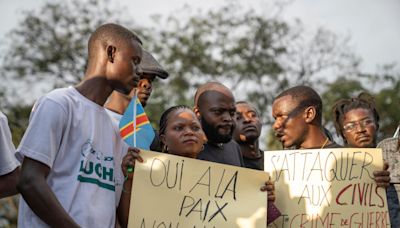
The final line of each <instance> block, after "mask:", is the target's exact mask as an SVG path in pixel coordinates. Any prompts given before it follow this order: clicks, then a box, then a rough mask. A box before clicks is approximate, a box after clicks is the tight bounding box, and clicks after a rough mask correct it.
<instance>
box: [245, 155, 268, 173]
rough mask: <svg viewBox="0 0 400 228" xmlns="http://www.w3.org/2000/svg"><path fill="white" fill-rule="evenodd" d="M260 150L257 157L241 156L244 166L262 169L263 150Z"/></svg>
mask: <svg viewBox="0 0 400 228" xmlns="http://www.w3.org/2000/svg"><path fill="white" fill-rule="evenodd" d="M259 151H260V156H259V157H257V158H247V157H245V156H243V162H244V167H246V168H250V169H257V170H264V151H262V150H259Z"/></svg>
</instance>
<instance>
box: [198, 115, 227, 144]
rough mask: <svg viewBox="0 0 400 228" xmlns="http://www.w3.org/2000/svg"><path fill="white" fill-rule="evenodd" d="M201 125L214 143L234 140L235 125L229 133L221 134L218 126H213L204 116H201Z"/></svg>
mask: <svg viewBox="0 0 400 228" xmlns="http://www.w3.org/2000/svg"><path fill="white" fill-rule="evenodd" d="M200 121H201V126H202V128H203V131H204V133H205V134H206V136H207V139H208V140H209V141H211V142H214V143H228V142H229V141H231V140H232V133H233V126H232V129H231V131H230V133H229V134H220V133H219V132H218V127H215V126H212V125H211V124H209V123H208V122H207V120H205V119H204V118H203V117H202V116H201V117H200Z"/></svg>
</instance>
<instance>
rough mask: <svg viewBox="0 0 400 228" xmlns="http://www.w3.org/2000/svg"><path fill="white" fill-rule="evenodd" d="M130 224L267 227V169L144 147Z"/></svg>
mask: <svg viewBox="0 0 400 228" xmlns="http://www.w3.org/2000/svg"><path fill="white" fill-rule="evenodd" d="M141 156H142V157H143V158H144V160H145V162H143V163H137V164H136V165H135V174H134V179H133V187H132V189H133V191H132V196H131V207H130V216H129V224H128V227H135V228H137V227H140V228H161V227H162V228H164V227H165V228H178V227H180V228H186V227H190V228H195V227H197V228H200V227H201V228H209V227H211V228H214V227H215V228H226V227H230V228H233V227H243V228H244V227H246V228H253V227H254V228H256V227H263V228H265V227H266V212H267V211H266V210H267V209H266V205H267V193H266V192H261V191H260V187H261V186H262V185H263V183H264V182H265V181H266V180H268V174H267V173H265V172H263V171H257V170H250V169H244V168H240V167H235V166H229V165H222V164H218V163H213V162H206V161H201V160H196V159H190V158H185V157H181V156H174V155H168V154H163V153H156V152H150V151H143V152H142V153H141Z"/></svg>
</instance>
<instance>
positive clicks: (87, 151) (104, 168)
mask: <svg viewBox="0 0 400 228" xmlns="http://www.w3.org/2000/svg"><path fill="white" fill-rule="evenodd" d="M113 160H114V159H113V157H110V156H108V157H107V156H104V155H103V153H102V152H101V151H99V150H96V149H94V148H93V143H92V140H90V139H88V140H87V141H86V142H85V143H84V144H83V145H82V150H81V162H80V163H81V164H80V167H79V175H78V181H80V182H85V183H92V184H96V185H97V186H99V187H101V188H105V189H108V190H111V191H115V184H114V163H113Z"/></svg>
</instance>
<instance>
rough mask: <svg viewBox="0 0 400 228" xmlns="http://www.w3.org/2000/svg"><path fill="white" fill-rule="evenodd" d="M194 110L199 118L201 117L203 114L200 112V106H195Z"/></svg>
mask: <svg viewBox="0 0 400 228" xmlns="http://www.w3.org/2000/svg"><path fill="white" fill-rule="evenodd" d="M193 112H194V114H196V116H197V118H198V119H200V117H201V114H200V109H199V106H194V108H193Z"/></svg>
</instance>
